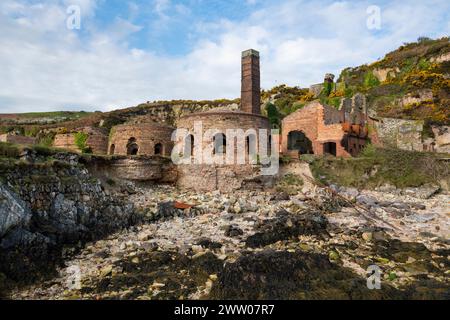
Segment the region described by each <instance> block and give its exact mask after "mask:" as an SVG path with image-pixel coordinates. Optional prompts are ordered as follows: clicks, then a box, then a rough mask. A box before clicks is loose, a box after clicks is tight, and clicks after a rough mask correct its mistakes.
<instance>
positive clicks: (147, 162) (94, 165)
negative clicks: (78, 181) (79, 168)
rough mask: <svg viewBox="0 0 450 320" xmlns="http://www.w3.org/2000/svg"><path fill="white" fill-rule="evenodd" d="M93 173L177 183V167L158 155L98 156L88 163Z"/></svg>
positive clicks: (102, 175) (107, 177)
mask: <svg viewBox="0 0 450 320" xmlns="http://www.w3.org/2000/svg"><path fill="white" fill-rule="evenodd" d="M85 165H86V167H87V169H88V170H89V172H91V174H92V175H94V176H96V177H99V178H102V179H113V180H114V179H124V180H131V181H140V182H154V183H175V182H176V181H177V176H178V173H177V168H176V166H175V165H174V164H173V163H172V161H170V159H168V158H164V157H158V156H138V157H128V156H113V157H111V158H96V157H95V156H94V157H93V158H91V159H90V160H89V162H87V163H86V164H85Z"/></svg>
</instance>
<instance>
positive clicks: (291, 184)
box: [276, 173, 303, 195]
mask: <svg viewBox="0 0 450 320" xmlns="http://www.w3.org/2000/svg"><path fill="white" fill-rule="evenodd" d="M302 186H303V179H302V178H301V177H300V176H298V175H296V174H293V173H288V174H286V175H285V176H283V177H282V178H281V179H280V181H278V183H277V185H276V190H277V191H278V192H286V193H287V194H289V195H294V194H297V193H298V192H299V191H300V189H301V187H302Z"/></svg>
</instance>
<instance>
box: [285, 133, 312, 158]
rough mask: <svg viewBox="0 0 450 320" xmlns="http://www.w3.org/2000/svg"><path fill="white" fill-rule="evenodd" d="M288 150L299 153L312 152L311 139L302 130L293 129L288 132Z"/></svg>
mask: <svg viewBox="0 0 450 320" xmlns="http://www.w3.org/2000/svg"><path fill="white" fill-rule="evenodd" d="M287 147H288V150H289V151H298V152H299V153H300V154H313V153H314V150H313V145H312V141H311V140H310V139H309V138H308V137H307V136H306V134H305V133H304V132H303V131H298V130H294V131H291V132H289V134H288V146H287Z"/></svg>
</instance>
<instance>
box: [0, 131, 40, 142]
mask: <svg viewBox="0 0 450 320" xmlns="http://www.w3.org/2000/svg"><path fill="white" fill-rule="evenodd" d="M0 141H1V142H9V143H15V144H35V143H36V138H33V137H25V136H20V135H15V134H8V133H6V134H2V135H0Z"/></svg>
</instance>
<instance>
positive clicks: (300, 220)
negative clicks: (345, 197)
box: [245, 211, 328, 248]
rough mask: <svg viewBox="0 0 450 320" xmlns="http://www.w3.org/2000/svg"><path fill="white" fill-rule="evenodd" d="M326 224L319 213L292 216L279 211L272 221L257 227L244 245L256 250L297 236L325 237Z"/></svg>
mask: <svg viewBox="0 0 450 320" xmlns="http://www.w3.org/2000/svg"><path fill="white" fill-rule="evenodd" d="M327 224H328V221H327V218H326V217H325V216H324V215H323V214H321V213H316V212H310V213H305V214H301V215H300V214H295V215H294V214H290V213H289V212H287V211H280V212H278V213H277V216H276V217H275V218H274V219H270V220H266V221H264V222H262V224H260V225H257V226H256V227H255V229H256V233H255V234H254V235H252V236H250V237H248V238H247V240H246V242H245V243H246V245H247V247H250V248H258V247H263V246H266V245H269V244H271V243H275V242H277V241H280V240H288V239H291V238H293V237H298V236H299V235H319V236H327V235H328V233H327V231H326V227H327Z"/></svg>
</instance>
